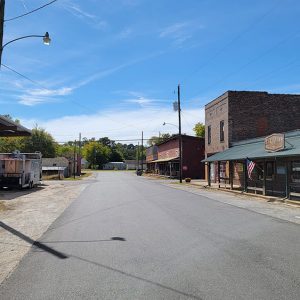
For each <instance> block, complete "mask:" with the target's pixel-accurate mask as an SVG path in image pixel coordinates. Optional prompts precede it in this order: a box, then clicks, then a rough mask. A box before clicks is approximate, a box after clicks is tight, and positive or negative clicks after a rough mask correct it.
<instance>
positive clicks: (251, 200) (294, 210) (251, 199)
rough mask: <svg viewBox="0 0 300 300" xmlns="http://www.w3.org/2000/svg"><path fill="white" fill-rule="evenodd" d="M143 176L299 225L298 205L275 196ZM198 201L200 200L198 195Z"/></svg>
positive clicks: (299, 207)
mask: <svg viewBox="0 0 300 300" xmlns="http://www.w3.org/2000/svg"><path fill="white" fill-rule="evenodd" d="M144 178H145V179H150V180H155V181H157V182H158V183H159V184H163V185H166V186H169V187H171V188H176V189H179V190H184V191H187V192H190V193H193V194H196V195H199V196H202V197H205V198H208V199H210V200H211V201H218V202H222V203H226V204H228V205H232V206H236V207H239V208H243V209H247V210H250V211H253V212H256V213H259V214H263V215H267V216H270V217H273V218H276V219H280V220H284V221H288V222H292V223H295V224H299V225H300V205H299V204H297V205H296V204H294V203H284V202H282V201H278V198H277V197H271V196H266V197H265V196H262V195H255V194H248V193H242V192H240V191H231V190H225V189H219V188H218V185H217V184H216V185H215V184H214V185H213V186H212V187H208V186H207V182H206V181H205V180H192V182H191V183H186V182H182V184H180V183H179V181H178V180H174V179H168V178H158V177H156V176H144ZM275 199H276V200H275ZM199 201H201V198H200V197H199Z"/></svg>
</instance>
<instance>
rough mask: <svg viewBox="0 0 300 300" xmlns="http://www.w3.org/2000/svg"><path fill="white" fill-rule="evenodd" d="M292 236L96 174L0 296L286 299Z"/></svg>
mask: <svg viewBox="0 0 300 300" xmlns="http://www.w3.org/2000/svg"><path fill="white" fill-rule="evenodd" d="M20 217H22V216H20ZM6 229H7V230H9V231H10V232H11V234H15V235H19V237H20V238H22V239H26V238H29V237H26V236H24V235H23V234H22V233H20V232H16V231H15V230H14V229H13V228H9V227H7V228H6ZM299 229H300V227H299V225H297V224H293V223H289V222H286V221H282V220H279V219H276V218H273V217H270V216H266V215H262V214H259V213H256V212H252V211H249V210H246V209H242V208H238V207H234V206H232V205H228V204H226V203H222V202H220V201H214V200H212V199H208V198H206V197H204V196H199V195H195V194H193V193H189V192H187V191H182V190H177V189H173V188H170V187H167V186H164V185H161V184H159V183H157V182H155V181H152V180H147V179H145V178H141V177H137V176H135V175H133V174H132V173H128V172H105V173H104V172H100V173H98V175H97V180H95V181H91V183H90V185H89V186H88V187H87V188H86V189H85V190H84V191H83V192H82V194H81V195H80V197H79V198H77V199H76V200H75V201H74V202H73V203H72V204H71V206H70V207H69V208H68V209H67V210H66V211H65V212H64V213H63V214H62V215H61V216H60V217H59V218H58V219H57V220H56V221H55V222H54V223H53V224H52V226H51V227H50V229H49V230H48V231H47V232H46V233H45V234H44V236H43V237H42V238H41V239H40V240H39V241H38V242H36V243H35V245H34V246H33V247H32V250H31V251H30V252H29V253H28V254H27V255H26V256H25V257H24V259H23V260H22V261H21V263H20V265H19V267H18V268H17V269H16V270H15V272H14V273H13V274H12V275H11V276H10V277H9V279H8V280H6V281H4V283H3V284H2V285H1V286H0V299H3V300H6V299H114V300H115V299H130V300H132V299H172V300H173V299H272V300H274V299H293V300H295V299H299V298H300V251H299V250H300V230H299ZM31 242H32V241H31V240H30V239H29V240H28V243H31Z"/></svg>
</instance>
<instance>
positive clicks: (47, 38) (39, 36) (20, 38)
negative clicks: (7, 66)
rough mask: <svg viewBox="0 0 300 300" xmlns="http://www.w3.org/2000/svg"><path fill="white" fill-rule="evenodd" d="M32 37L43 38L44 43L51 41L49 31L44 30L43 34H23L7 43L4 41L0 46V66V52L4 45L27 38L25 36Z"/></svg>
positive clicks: (0, 56)
mask: <svg viewBox="0 0 300 300" xmlns="http://www.w3.org/2000/svg"><path fill="white" fill-rule="evenodd" d="M32 37H37V38H43V43H44V45H48V46H49V45H50V42H51V39H50V36H49V33H48V32H46V33H45V34H44V35H36V34H32V35H25V36H21V37H18V38H16V39H13V40H11V41H9V42H7V43H5V44H4V45H3V46H2V47H1V48H0V67H1V62H2V52H3V49H4V47H6V46H7V45H9V44H11V43H13V42H15V41H18V40H23V39H27V38H32Z"/></svg>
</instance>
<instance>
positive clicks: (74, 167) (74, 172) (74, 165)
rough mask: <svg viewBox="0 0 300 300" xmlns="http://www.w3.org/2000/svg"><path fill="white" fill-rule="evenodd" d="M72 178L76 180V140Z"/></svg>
mask: <svg viewBox="0 0 300 300" xmlns="http://www.w3.org/2000/svg"><path fill="white" fill-rule="evenodd" d="M73 176H74V179H75V178H76V140H75V142H74V161H73Z"/></svg>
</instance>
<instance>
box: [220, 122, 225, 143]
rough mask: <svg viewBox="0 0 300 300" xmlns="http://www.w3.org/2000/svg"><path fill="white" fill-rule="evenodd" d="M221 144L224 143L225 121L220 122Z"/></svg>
mask: <svg viewBox="0 0 300 300" xmlns="http://www.w3.org/2000/svg"><path fill="white" fill-rule="evenodd" d="M220 142H224V121H221V122H220Z"/></svg>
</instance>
